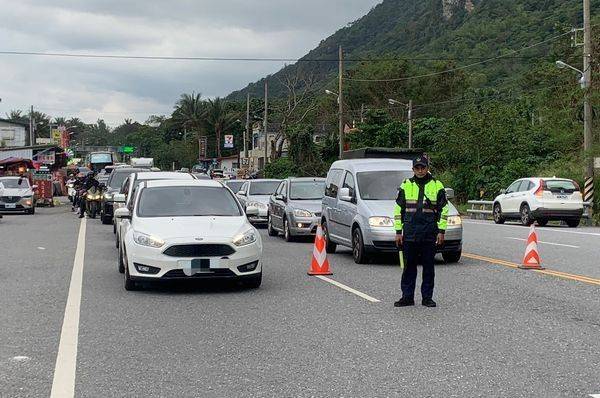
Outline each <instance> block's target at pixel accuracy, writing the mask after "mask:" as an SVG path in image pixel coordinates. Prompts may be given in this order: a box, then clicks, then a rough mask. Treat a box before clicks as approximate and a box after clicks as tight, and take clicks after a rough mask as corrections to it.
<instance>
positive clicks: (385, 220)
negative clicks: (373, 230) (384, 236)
mask: <svg viewBox="0 0 600 398" xmlns="http://www.w3.org/2000/svg"><path fill="white" fill-rule="evenodd" d="M369 225H370V226H372V227H393V226H394V220H393V219H391V218H390V217H370V218H369Z"/></svg>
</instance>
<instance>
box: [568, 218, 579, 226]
mask: <svg viewBox="0 0 600 398" xmlns="http://www.w3.org/2000/svg"><path fill="white" fill-rule="evenodd" d="M580 223H581V220H579V219H577V220H567V225H568V226H569V228H577V227H578V226H579V224H580Z"/></svg>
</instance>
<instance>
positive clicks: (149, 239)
mask: <svg viewBox="0 0 600 398" xmlns="http://www.w3.org/2000/svg"><path fill="white" fill-rule="evenodd" d="M133 241H134V242H135V243H137V244H138V245H141V246H148V247H155V248H159V247H163V246H164V244H165V241H164V240H162V239H160V238H157V237H156V236H150V235H146V234H143V233H141V232H134V233H133Z"/></svg>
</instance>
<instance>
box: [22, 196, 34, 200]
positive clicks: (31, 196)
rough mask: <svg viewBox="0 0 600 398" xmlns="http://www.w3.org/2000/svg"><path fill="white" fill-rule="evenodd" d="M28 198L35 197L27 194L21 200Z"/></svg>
mask: <svg viewBox="0 0 600 398" xmlns="http://www.w3.org/2000/svg"><path fill="white" fill-rule="evenodd" d="M26 199H33V195H27V196H23V197H22V198H21V200H26Z"/></svg>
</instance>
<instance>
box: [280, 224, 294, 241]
mask: <svg viewBox="0 0 600 398" xmlns="http://www.w3.org/2000/svg"><path fill="white" fill-rule="evenodd" d="M283 239H285V241H286V242H293V241H294V240H296V239H295V237H294V235H292V231H291V230H290V223H289V221H288V219H287V218H284V219H283Z"/></svg>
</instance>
